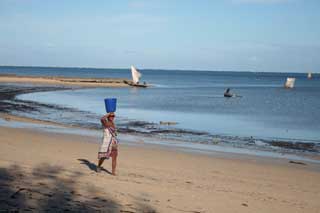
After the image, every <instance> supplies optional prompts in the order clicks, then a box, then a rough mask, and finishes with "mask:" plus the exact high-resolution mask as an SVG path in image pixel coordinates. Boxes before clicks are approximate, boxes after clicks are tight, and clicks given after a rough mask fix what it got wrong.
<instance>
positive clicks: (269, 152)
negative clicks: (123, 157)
mask: <svg viewBox="0 0 320 213" xmlns="http://www.w3.org/2000/svg"><path fill="white" fill-rule="evenodd" d="M68 89H74V88H70V87H48V86H41V87H40V86H38V87H37V86H23V87H22V86H17V85H16V86H15V85H2V87H0V106H1V107H0V117H2V118H3V119H5V120H12V121H17V122H20V121H23V122H30V123H35V124H39V125H54V126H57V127H64V128H74V127H75V128H78V129H83V130H84V131H90V130H99V129H100V124H98V123H97V124H95V123H90V122H89V121H87V123H86V124H85V125H83V123H77V122H72V121H71V122H69V123H68V122H67V123H65V122H63V121H62V120H60V122H57V121H56V120H55V119H42V120H41V115H40V119H38V118H37V117H34V116H31V117H30V116H29V117H26V116H23V115H24V114H25V112H31V113H33V112H37V113H38V112H40V113H43V112H52V110H54V111H55V112H58V114H60V113H64V112H67V113H69V114H70V113H71V114H75V115H76V114H77V113H79V112H80V111H77V110H73V109H71V108H70V109H68V108H65V107H63V106H61V107H59V106H53V105H50V104H49V105H48V104H42V103H37V102H32V101H31V102H30V101H23V100H19V99H15V96H16V95H19V94H25V93H34V92H42V91H55V90H68ZM80 89H81V88H80ZM6 100H10V102H7V101H6ZM39 109H40V110H41V111H39ZM12 110H13V112H14V113H12ZM43 110H45V111H43ZM66 110H67V111H66ZM17 112H18V113H17ZM19 112H22V115H21V113H19ZM1 113H2V114H1ZM6 113H7V114H6ZM80 113H81V114H83V113H85V112H80ZM77 115H79V114H77ZM88 122H89V123H88ZM149 125H156V124H153V123H149V122H141V121H128V122H127V123H125V124H122V125H120V126H118V128H119V133H121V134H122V135H131V136H134V137H138V138H144V139H145V140H147V141H155V143H154V142H150V143H154V144H158V145H160V146H170V142H173V143H177V145H173V146H172V145H171V146H172V147H174V148H175V149H183V148H185V149H187V150H192V149H193V150H194V151H195V152H197V151H198V152H205V151H206V150H205V149H208V152H215V151H217V152H223V153H225V154H228V153H233V154H235V153H238V154H245V155H253V156H257V157H258V156H261V157H271V158H279V157H281V158H284V159H290V158H291V159H295V160H299V161H300V160H306V161H312V162H315V161H319V160H320V158H319V155H318V153H312V152H311V153H308V152H304V150H303V147H306V148H307V149H306V150H305V151H308V149H310V146H314V145H313V144H312V143H303V144H302V143H297V144H295V143H294V142H292V143H287V142H283V143H284V144H283V145H284V147H289V146H291V147H292V148H293V149H291V150H290V149H288V150H286V149H284V150H281V149H280V150H276V148H272V147H271V148H269V147H242V145H241V144H239V145H238V146H235V145H232V144H230V145H229V146H227V145H228V144H223V143H222V144H219V145H218V146H217V145H215V144H209V143H208V144H206V143H203V142H202V141H198V142H190V141H184V140H183V139H184V138H181V139H180V140H177V139H176V137H174V138H170V136H169V134H190V133H191V134H192V133H193V132H188V131H185V130H183V129H172V130H166V129H153V130H151V132H144V131H139V128H144V126H145V127H146V128H148V126H149ZM128 127H129V128H128ZM154 127H156V126H154ZM154 127H153V128H154ZM156 128H157V127H156ZM146 130H147V129H146ZM66 131H67V130H66ZM158 134H159V135H158ZM161 134H168V136H169V137H168V136H166V135H163V136H161ZM194 134H197V132H195V133H194ZM216 137H217V136H215V138H216ZM224 139H226V140H232V138H229V137H226V138H223V136H221V138H220V139H219V136H218V140H224ZM235 139H236V138H235ZM244 140H246V142H247V143H248V144H249V145H251V144H252V143H253V141H252V139H251V138H248V139H246V138H244ZM262 141H263V140H262ZM165 142H168V144H167V143H165ZM263 142H264V141H263ZM178 143H180V145H178ZM206 145H207V148H205V147H204V146H206ZM274 145H275V147H276V146H281V144H274ZM199 146H201V147H200V148H199ZM251 146H252V145H251ZM295 146H296V147H295ZM192 147H193V148H192ZM289 148H290V147H289ZM295 149H296V150H297V151H295ZM298 149H301V151H299V150H298Z"/></svg>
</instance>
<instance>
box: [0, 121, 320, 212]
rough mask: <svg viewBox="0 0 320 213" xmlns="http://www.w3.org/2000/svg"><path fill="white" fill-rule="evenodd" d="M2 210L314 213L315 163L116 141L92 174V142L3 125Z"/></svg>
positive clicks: (319, 185) (318, 184)
mask: <svg viewBox="0 0 320 213" xmlns="http://www.w3.org/2000/svg"><path fill="white" fill-rule="evenodd" d="M0 135H1V138H0V209H2V210H7V209H8V210H24V211H27V210H31V211H52V212H56V211H68V210H69V211H109V212H310V213H312V212H319V209H320V203H319V198H320V172H319V168H318V165H313V164H310V163H308V164H307V165H300V164H292V163H289V162H288V161H287V160H272V159H262V158H260V159H258V158H253V157H250V158H249V157H237V156H232V157H231V156H226V155H224V156H222V155H218V154H217V155H216V156H215V155H213V156H207V155H200V154H195V153H184V152H179V151H176V150H171V149H165V148H161V147H158V146H152V145H146V144H141V146H140V145H139V146H128V145H124V144H121V145H120V151H119V159H118V160H119V161H118V170H117V176H112V175H110V169H111V165H110V163H111V162H110V161H106V162H105V164H104V170H103V171H102V172H101V173H97V172H96V166H95V163H96V156H97V150H98V146H99V144H98V143H96V142H97V140H98V139H97V138H95V137H85V136H77V135H67V134H54V133H44V132H38V131H35V130H27V129H12V128H5V127H0Z"/></svg>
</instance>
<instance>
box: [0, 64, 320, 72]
mask: <svg viewBox="0 0 320 213" xmlns="http://www.w3.org/2000/svg"><path fill="white" fill-rule="evenodd" d="M130 66H131V65H130ZM0 67H22V68H23V67H25V68H27V67H29V68H32V67H34V68H68V69H71V68H76V69H101V70H102V69H116V70H130V67H128V68H112V67H109V68H106V67H76V66H65V67H64V66H39V65H31V66H29V65H0ZM137 69H139V70H163V71H179V72H192V71H194V72H249V73H309V72H311V73H312V74H320V72H312V71H305V72H275V71H251V70H205V69H170V68H169V69H164V68H137Z"/></svg>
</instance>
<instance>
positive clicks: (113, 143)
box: [97, 112, 118, 175]
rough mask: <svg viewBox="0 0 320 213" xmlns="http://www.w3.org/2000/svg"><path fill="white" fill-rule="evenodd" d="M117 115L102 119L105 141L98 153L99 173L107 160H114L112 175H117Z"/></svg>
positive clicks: (109, 114)
mask: <svg viewBox="0 0 320 213" xmlns="http://www.w3.org/2000/svg"><path fill="white" fill-rule="evenodd" d="M114 118H115V114H114V113H113V112H111V113H108V114H106V115H104V116H103V117H102V118H101V124H102V126H103V129H104V130H103V140H102V144H101V146H100V150H99V153H98V159H99V162H98V167H97V172H100V171H101V165H102V163H103V161H104V160H105V159H109V158H110V157H111V158H112V175H116V166H117V156H118V140H117V138H116V136H117V133H116V126H115V124H114V122H113V121H114Z"/></svg>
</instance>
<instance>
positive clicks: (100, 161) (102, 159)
mask: <svg viewBox="0 0 320 213" xmlns="http://www.w3.org/2000/svg"><path fill="white" fill-rule="evenodd" d="M103 161H104V158H100V159H99V162H98V169H100V167H101V165H102V163H103Z"/></svg>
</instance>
